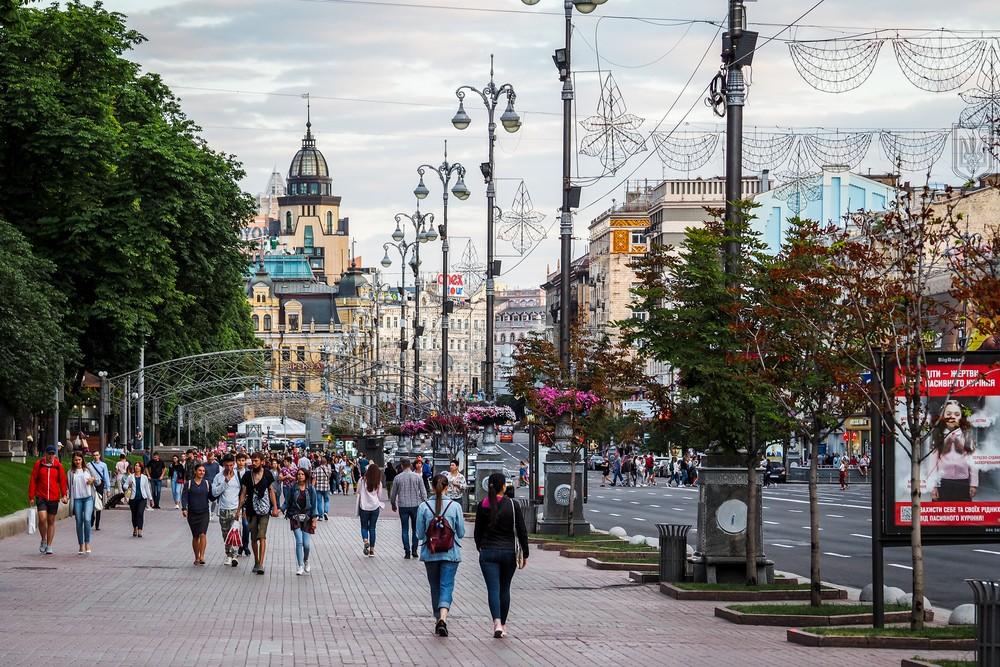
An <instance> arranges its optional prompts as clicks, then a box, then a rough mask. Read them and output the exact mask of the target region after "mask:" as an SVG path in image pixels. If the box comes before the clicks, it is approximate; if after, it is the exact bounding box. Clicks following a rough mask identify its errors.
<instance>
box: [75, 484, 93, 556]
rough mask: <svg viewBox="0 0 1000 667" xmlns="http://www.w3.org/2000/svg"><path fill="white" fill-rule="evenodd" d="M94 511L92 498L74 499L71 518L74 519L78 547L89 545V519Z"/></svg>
mask: <svg viewBox="0 0 1000 667" xmlns="http://www.w3.org/2000/svg"><path fill="white" fill-rule="evenodd" d="M93 511H94V496H87V497H86V498H75V499H74V500H73V516H74V518H75V519H76V541H77V542H79V543H80V546H83V545H84V544H90V518H91V514H92V513H93Z"/></svg>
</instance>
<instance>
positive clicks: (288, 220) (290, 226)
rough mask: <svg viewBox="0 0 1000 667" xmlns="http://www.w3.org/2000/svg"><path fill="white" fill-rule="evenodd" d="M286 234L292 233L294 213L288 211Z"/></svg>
mask: <svg viewBox="0 0 1000 667" xmlns="http://www.w3.org/2000/svg"><path fill="white" fill-rule="evenodd" d="M285 233H286V234H291V233H292V212H291V211H288V212H286V213H285Z"/></svg>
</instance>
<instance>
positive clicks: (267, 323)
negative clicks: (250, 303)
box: [264, 315, 271, 331]
mask: <svg viewBox="0 0 1000 667" xmlns="http://www.w3.org/2000/svg"><path fill="white" fill-rule="evenodd" d="M270 330H271V316H270V315H265V316H264V331H270Z"/></svg>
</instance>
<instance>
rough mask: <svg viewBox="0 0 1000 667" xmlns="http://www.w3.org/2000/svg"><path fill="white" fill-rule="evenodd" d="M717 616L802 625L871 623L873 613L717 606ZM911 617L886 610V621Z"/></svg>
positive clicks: (744, 621)
mask: <svg viewBox="0 0 1000 667" xmlns="http://www.w3.org/2000/svg"><path fill="white" fill-rule="evenodd" d="M715 616H716V617H717V618H722V619H725V620H727V621H729V622H730V623H736V624H737V625H768V626H778V627H786V628H787V627H789V626H793V627H800V626H803V625H805V626H810V627H812V626H832V625H871V624H872V622H873V618H872V616H873V615H872V614H841V615H831V616H807V615H800V616H796V615H794V614H747V613H744V612H741V611H736V610H734V609H729V608H728V607H716V608H715ZM909 619H910V612H908V611H891V612H886V614H885V622H886V623H905V622H907V621H908V620H909ZM924 619H925V620H927V621H933V620H934V612H931V611H927V612H924Z"/></svg>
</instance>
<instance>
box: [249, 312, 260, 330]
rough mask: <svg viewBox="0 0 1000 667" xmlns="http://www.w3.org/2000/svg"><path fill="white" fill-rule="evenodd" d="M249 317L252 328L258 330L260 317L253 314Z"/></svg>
mask: <svg viewBox="0 0 1000 667" xmlns="http://www.w3.org/2000/svg"><path fill="white" fill-rule="evenodd" d="M251 319H252V320H253V330H254V331H260V318H259V317H257V316H256V315H254V316H253V317H252V318H251Z"/></svg>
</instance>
